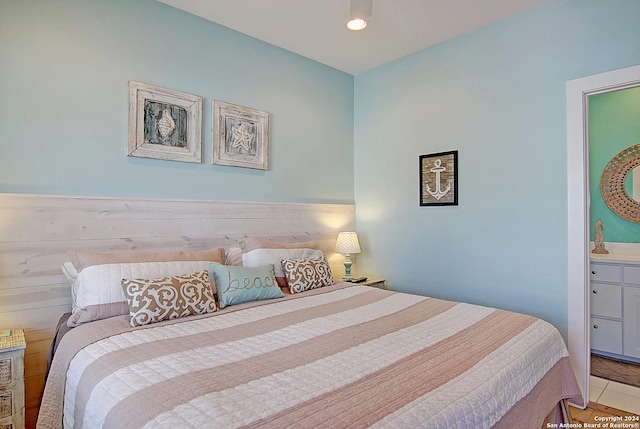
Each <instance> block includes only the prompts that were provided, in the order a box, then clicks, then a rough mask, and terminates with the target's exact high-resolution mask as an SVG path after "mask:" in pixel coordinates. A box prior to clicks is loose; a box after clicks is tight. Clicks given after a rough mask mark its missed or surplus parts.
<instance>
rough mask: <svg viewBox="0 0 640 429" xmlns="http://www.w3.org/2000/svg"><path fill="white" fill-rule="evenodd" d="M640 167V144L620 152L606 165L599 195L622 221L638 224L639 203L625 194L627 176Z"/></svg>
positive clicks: (639, 217)
mask: <svg viewBox="0 0 640 429" xmlns="http://www.w3.org/2000/svg"><path fill="white" fill-rule="evenodd" d="M638 166H640V143H639V144H635V145H633V146H629V147H628V148H626V149H624V150H622V151H621V152H620V153H618V154H617V155H616V156H614V157H613V158H611V161H609V162H608V163H607V165H606V166H605V167H604V171H603V172H602V177H600V194H602V199H603V200H604V202H605V204H607V207H609V208H610V209H611V211H613V212H614V213H615V214H617V215H618V216H620V217H621V218H623V219H626V220H628V221H631V222H635V223H640V203H639V202H638V201H635V200H634V199H633V198H631V196H630V195H629V194H628V193H627V190H626V188H625V181H626V179H627V175H628V174H629V173H630V172H631V171H632V170H633V169H634V168H635V167H638Z"/></svg>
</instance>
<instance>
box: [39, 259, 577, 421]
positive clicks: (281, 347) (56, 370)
mask: <svg viewBox="0 0 640 429" xmlns="http://www.w3.org/2000/svg"><path fill="white" fill-rule="evenodd" d="M245 250H246V249H245ZM249 252H250V251H249ZM249 252H247V251H245V252H244V253H245V254H246V253H249ZM273 252H274V251H273V250H267V251H266V253H267V254H269V253H273ZM292 252H299V251H298V250H296V251H292ZM276 253H278V252H276ZM243 256H244V255H243ZM276 258H277V259H280V258H282V254H281V253H278V254H277V255H276ZM314 258H315V256H314V254H307V255H306V257H303V258H292V259H288V260H286V259H285V261H293V262H294V263H295V264H298V263H299V264H302V269H300V267H298V271H295V270H294V271H293V272H294V274H295V273H298V274H300V273H301V272H305V270H306V272H307V273H308V272H310V271H313V275H315V276H316V277H318V276H317V275H318V273H320V275H319V277H320V278H323V280H322V282H324V283H322V284H321V286H318V284H315V283H314V284H309V277H308V276H306V277H305V276H302V277H297V278H296V277H295V275H292V274H291V273H290V272H289V271H286V270H285V273H284V275H285V280H286V282H285V285H286V286H285V289H287V288H288V289H289V293H281V294H277V293H276V292H274V293H276V295H277V296H268V297H264V296H263V295H261V297H260V298H256V299H252V298H251V297H249V298H246V297H245V298H246V299H239V300H238V299H237V297H236V295H234V296H233V297H231V298H230V297H229V296H226V295H225V294H226V293H227V292H225V291H227V290H229V289H230V286H231V285H232V283H233V282H229V281H225V279H227V280H228V279H231V278H234V275H235V274H234V273H235V271H234V270H235V269H236V268H232V265H227V264H228V263H229V260H228V258H227V259H226V260H225V261H224V263H221V262H222V261H219V262H213V263H212V264H210V267H212V268H211V270H209V276H210V279H209V280H210V281H211V280H213V281H212V283H215V285H216V288H217V290H215V293H216V294H215V300H216V305H215V306H214V308H209V310H208V311H207V310H205V311H201V312H200V313H199V314H182V315H180V316H175V315H174V317H164V319H163V320H154V321H152V322H149V321H148V320H146V319H145V318H146V317H147V316H144V315H143V317H142V318H140V317H138V316H140V315H141V313H140V312H138V313H136V312H134V311H133V310H132V307H131V305H129V306H128V307H129V308H128V309H129V311H128V312H127V314H117V315H112V314H110V313H109V312H105V311H101V312H100V314H101V315H102V316H105V317H98V318H96V320H90V321H84V322H82V323H79V324H78V325H77V326H75V327H73V328H72V329H70V330H69V331H68V332H67V333H66V334H65V335H64V337H62V339H61V340H59V342H58V345H57V350H56V352H55V355H54V356H53V360H52V362H51V367H50V370H49V373H48V378H47V384H46V387H45V391H44V395H43V399H42V403H41V408H40V412H39V416H38V425H37V427H38V428H54V427H55V428H57V427H69V428H73V427H78V428H98V427H102V428H124V427H126V428H177V427H180V428H209V427H211V428H214V427H220V428H230V427H252V428H259V427H265V428H283V427H287V428H288V427H301V428H322V427H325V428H339V427H393V428H447V429H451V428H514V427H518V428H535V429H539V428H541V427H542V425H543V422H544V420H545V417H546V416H547V415H549V414H550V413H551V412H555V418H556V422H561V421H563V419H564V421H565V422H566V419H567V418H568V416H567V414H566V412H564V411H566V407H564V405H565V402H566V400H568V399H570V400H572V401H574V402H575V403H578V404H579V403H580V402H581V400H582V399H581V393H580V391H579V389H578V387H577V384H576V381H575V378H574V376H573V371H572V369H571V365H570V362H569V358H568V353H567V350H566V347H565V344H564V341H563V339H562V337H561V336H560V334H559V332H558V331H557V330H556V329H555V328H554V327H553V326H551V325H550V324H549V323H547V322H545V321H543V320H540V319H537V318H535V317H531V316H527V315H523V314H518V313H513V312H508V311H504V310H499V309H494V308H489V307H484V306H478V305H472V304H467V303H461V302H451V301H444V300H440V299H435V298H431V297H426V296H418V295H411V294H405V293H399V292H393V291H388V290H382V289H376V288H371V287H368V286H361V285H357V284H353V283H343V282H334V281H333V278H331V273H330V272H329V273H325V272H323V270H326V259H324V262H323V260H322V258H320V259H314ZM245 259H246V258H245ZM264 262H265V261H264V253H263V255H262V256H259V257H257V258H256V259H255V261H254V264H253V265H255V266H254V267H249V266H245V267H239V268H237V269H238V270H240V271H242V270H250V269H263V268H264V267H265V266H268V265H262V264H263V263H264ZM267 262H268V261H267ZM310 262H313V264H316V265H315V266H314V269H313V270H309V263H310ZM185 263H186V264H196V265H198V263H199V262H192V261H191V262H185ZM207 263H209V262H208V261H207ZM136 264H142V265H143V266H144V267H143V268H144V270H148V266H147V265H145V264H146V263H130V262H127V263H109V264H97V266H96V268H95V269H93V271H95V272H96V273H97V274H95V278H103V277H105V276H106V277H111V280H110V281H113V279H114V278H116V279H117V278H118V277H122V276H123V274H122V270H123V269H124V270H125V271H126V270H129V271H127V273H128V274H129V275H131V276H133V277H136V276H137V275H139V274H137V272H135V270H134V272H131V266H137V265H136ZM158 264H161V265H162V266H163V267H165V266H166V265H167V264H170V263H160V262H159V263H158ZM246 265H250V264H246ZM282 265H283V266H285V264H284V263H283V264H282ZM105 267H107V268H105ZM114 267H115V268H114ZM123 267H124V268H123ZM145 267H146V268H145ZM138 268H140V267H138ZM190 268H191V269H198V268H199V266H192V265H191V266H190ZM136 269H137V268H136ZM163 269H164V268H163ZM172 269H173V270H174V271H175V270H177V271H181V270H182V271H184V270H185V267H184V266H180V267H173V268H172ZM272 269H273V267H272ZM216 270H218V271H220V272H221V273H222V274H220V273H218V272H216ZM89 271H90V269H88V268H87V271H86V272H89ZM83 272H85V271H84V270H83V271H81V272H80V274H82V273H83ZM243 272H244V271H243ZM230 273H231V274H230ZM245 274H246V273H245ZM276 274H277V273H276V272H275V270H274V271H273V272H272V274H268V275H267V276H266V277H265V276H263V278H264V279H266V280H265V282H264V283H265V284H267V283H269V285H268V288H270V289H269V290H273V291H275V290H276V289H277V290H280V291H281V290H282V289H281V285H282V278H281V277H278V276H277V275H276ZM155 275H156V276H157V274H155ZM101 276H102V277H101ZM79 277H81V278H82V276H79ZM85 277H87V276H85ZM151 277H153V276H151ZM312 277H313V276H312ZM316 277H314V279H316ZM254 278H257V277H254ZM301 278H302V284H303V286H302V288H301V289H302V290H298V289H295V288H293V287H292V286H291V285H292V284H294V283H296V281H298V283H300V280H301ZM269 279H270V280H269ZM305 279H306V280H305ZM120 280H121V281H122V284H123V285H124V281H125V280H124V278H123V279H120ZM316 280H317V279H316ZM316 280H313V281H311V283H313V282H315V281H316ZM190 281H192V282H193V280H190ZM305 282H306V283H305ZM76 283H77V279H76ZM238 284H239V285H241V286H242V284H244V285H245V286H246V284H247V283H242V282H239V283H238ZM121 287H122V288H124V286H121ZM249 289H251V288H243V287H239V288H237V289H236V291H238V290H239V291H241V292H240V293H241V294H243V293H246V291H247V290H249ZM264 289H265V290H266V289H267V287H266V286H265V288H264ZM114 291H117V288H116V289H113V290H112V291H111V292H110V293H111V298H108V299H114V298H113V295H115V294H116V292H114ZM234 293H235V292H234ZM260 293H262V294H264V293H265V292H264V290H261V291H260ZM125 294H126V292H125ZM107 295H109V294H107ZM105 296H106V295H105ZM105 299H107V298H104V297H102V298H100V300H101V301H100V305H101V306H104V302H103V301H105ZM116 299H122V297H118V298H116ZM234 299H236V300H235V301H234ZM76 301H77V302H78V303H80V304H81V301H82V298H78V299H76ZM129 303H130V302H129ZM109 305H110V307H109V308H111V309H113V308H114V303H113V302H111V303H109ZM88 307H90V306H85V309H86V308H88ZM115 307H118V306H117V305H116V306H115ZM205 307H206V306H205ZM76 310H77V308H76V307H75V306H74V311H76ZM103 310H104V308H103ZM118 311H121V310H118ZM122 311H124V310H122ZM196 313H197V312H196ZM76 319H77V318H76ZM147 319H148V318H147ZM135 320H138V322H140V323H138V322H135ZM145 320H146V321H145ZM134 322H135V323H134ZM133 325H138V326H133Z"/></svg>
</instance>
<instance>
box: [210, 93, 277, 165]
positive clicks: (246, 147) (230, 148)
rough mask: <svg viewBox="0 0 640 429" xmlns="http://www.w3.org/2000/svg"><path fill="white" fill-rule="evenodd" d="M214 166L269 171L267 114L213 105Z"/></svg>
mask: <svg viewBox="0 0 640 429" xmlns="http://www.w3.org/2000/svg"><path fill="white" fill-rule="evenodd" d="M212 134H213V164H218V165H228V166H232V167H245V168H254V169H257V170H268V169H269V114H268V113H267V112H263V111H261V110H256V109H251V108H249V107H242V106H237V105H235V104H231V103H225V102H223V101H217V100H214V101H213V133H212Z"/></svg>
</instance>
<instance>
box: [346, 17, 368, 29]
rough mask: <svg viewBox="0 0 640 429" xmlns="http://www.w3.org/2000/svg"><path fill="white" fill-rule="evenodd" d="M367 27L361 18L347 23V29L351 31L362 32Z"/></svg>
mask: <svg viewBox="0 0 640 429" xmlns="http://www.w3.org/2000/svg"><path fill="white" fill-rule="evenodd" d="M366 26H367V21H365V20H364V19H362V18H354V19H350V20H349V21H348V22H347V28H348V29H349V30H352V31H358V30H364V28H365V27H366Z"/></svg>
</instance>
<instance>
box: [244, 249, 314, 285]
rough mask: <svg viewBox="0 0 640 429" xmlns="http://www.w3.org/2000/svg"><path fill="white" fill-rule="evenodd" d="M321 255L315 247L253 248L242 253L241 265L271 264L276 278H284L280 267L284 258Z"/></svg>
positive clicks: (258, 265) (257, 265) (305, 257)
mask: <svg viewBox="0 0 640 429" xmlns="http://www.w3.org/2000/svg"><path fill="white" fill-rule="evenodd" d="M322 257H323V253H322V250H316V249H307V248H300V249H255V250H251V251H249V252H247V253H244V254H243V255H242V266H243V267H260V266H262V265H269V264H273V266H274V268H275V273H276V278H278V277H281V278H285V277H286V275H285V273H284V270H283V269H282V261H283V260H284V259H320V258H322Z"/></svg>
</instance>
